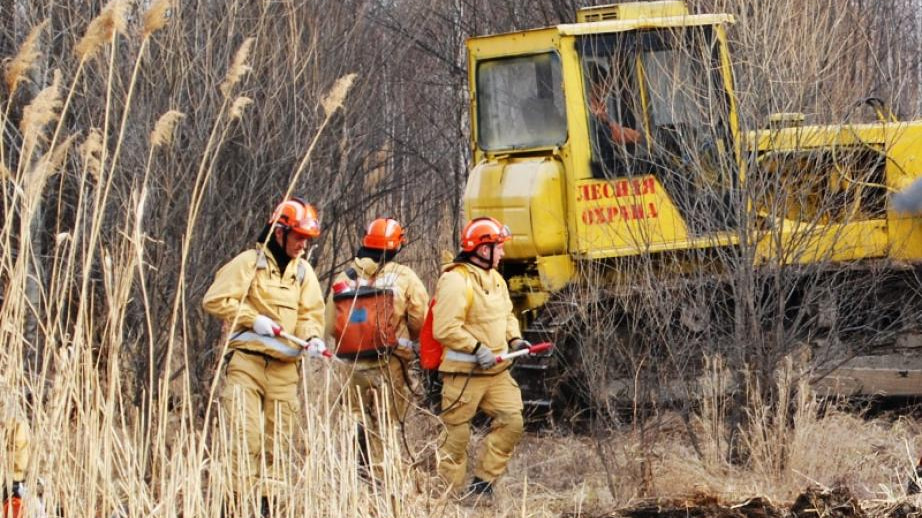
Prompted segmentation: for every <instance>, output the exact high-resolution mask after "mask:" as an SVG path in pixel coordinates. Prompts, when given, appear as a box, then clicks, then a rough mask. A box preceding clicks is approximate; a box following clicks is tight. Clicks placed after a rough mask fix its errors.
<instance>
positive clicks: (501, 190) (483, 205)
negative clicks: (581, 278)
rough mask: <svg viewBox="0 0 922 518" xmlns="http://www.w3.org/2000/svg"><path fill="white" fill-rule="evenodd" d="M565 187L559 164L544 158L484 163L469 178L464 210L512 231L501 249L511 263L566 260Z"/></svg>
mask: <svg viewBox="0 0 922 518" xmlns="http://www.w3.org/2000/svg"><path fill="white" fill-rule="evenodd" d="M564 182H565V180H564V172H563V167H562V165H561V163H560V162H558V161H556V160H553V159H549V158H545V157H537V158H522V159H516V160H504V161H500V162H488V163H484V164H482V165H480V166H478V167H477V168H475V169H474V170H473V171H472V172H471V176H470V177H469V178H468V182H467V188H466V190H465V194H464V199H465V202H466V204H465V210H466V211H467V212H468V213H470V214H490V215H492V216H493V217H495V218H497V219H498V220H500V221H502V222H503V223H505V224H506V225H507V226H509V228H510V229H514V230H513V231H512V232H513V233H512V240H511V241H509V242H507V243H506V247H505V249H506V257H507V258H509V259H530V258H534V257H540V256H548V255H559V254H564V253H566V252H567V227H566V221H567V215H566V211H565V210H564V185H565V184H564Z"/></svg>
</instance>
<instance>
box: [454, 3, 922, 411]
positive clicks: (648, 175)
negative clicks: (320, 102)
mask: <svg viewBox="0 0 922 518" xmlns="http://www.w3.org/2000/svg"><path fill="white" fill-rule="evenodd" d="M733 22H734V20H733V17H732V16H731V15H728V14H692V13H690V12H689V11H688V9H687V7H686V5H685V4H684V2H682V1H655V2H634V3H624V4H614V5H606V6H598V7H591V8H586V9H582V10H580V11H579V12H578V15H577V21H576V23H567V24H561V25H557V26H553V27H547V28H539V29H534V30H526V31H521V32H513V33H506V34H498V35H490V36H479V37H474V38H471V39H469V40H468V43H467V50H468V53H469V67H468V71H469V82H470V102H471V105H470V114H471V129H472V131H471V134H472V139H473V158H474V164H475V165H474V167H473V169H472V170H471V172H470V175H469V179H468V182H467V186H466V190H465V194H464V207H465V211H466V216H467V217H468V218H474V217H480V216H491V217H494V218H497V219H498V220H500V221H502V222H504V223H505V224H507V225H508V226H509V228H510V230H511V232H512V234H513V238H512V240H511V242H509V243H507V245H506V259H505V261H504V263H505V264H504V266H503V275H504V276H505V278H506V279H507V281H508V283H509V287H510V291H511V293H512V294H513V299H514V303H515V305H516V311H517V313H518V315H519V316H520V319H521V321H522V324H523V326H524V328H525V329H527V332H528V333H530V334H532V335H544V336H545V337H548V338H550V339H552V340H555V341H557V342H558V345H559V347H558V351H557V352H556V353H555V356H554V357H549V358H544V359H538V360H537V361H531V362H526V363H520V364H519V365H518V366H517V368H516V371H515V373H516V376H517V378H518V379H519V382H520V384H521V385H522V387H523V391H524V392H525V394H526V399H528V400H529V402H530V403H531V404H532V405H534V406H538V407H542V406H545V407H546V406H547V405H550V404H551V401H552V400H553V399H554V396H555V393H557V392H558V391H560V390H561V389H562V387H565V386H567V385H568V384H569V385H573V384H574V383H575V384H577V385H579V384H580V383H582V386H583V388H585V389H587V390H589V391H595V392H596V396H598V397H594V399H596V401H597V402H598V401H599V400H610V399H611V398H619V397H620V398H627V399H635V400H636V399H637V398H638V397H640V394H639V393H638V389H637V386H638V383H637V382H638V380H639V379H641V378H644V377H647V375H648V373H650V372H651V370H652V371H658V372H659V374H658V375H651V376H650V380H651V381H654V382H655V383H654V384H655V385H657V386H658V387H660V388H662V387H663V386H664V385H663V383H662V382H663V380H664V379H671V378H674V373H675V372H682V373H686V374H689V375H690V376H691V377H692V378H693V377H694V376H695V375H697V374H695V373H700V371H701V370H702V369H704V368H705V361H704V360H703V359H702V357H704V356H708V355H711V357H713V356H720V355H723V356H727V355H732V354H735V353H734V351H737V350H738V349H739V348H740V347H742V348H743V349H746V348H747V347H748V348H749V351H751V350H752V348H760V349H762V350H764V351H765V352H766V354H765V355H763V356H764V357H771V354H769V353H771V352H772V351H781V350H782V349H783V350H784V352H785V353H796V354H797V355H799V356H795V357H797V358H800V359H802V360H803V362H802V363H804V364H806V363H809V365H810V366H811V367H810V368H809V369H806V368H805V369H804V372H806V373H808V374H805V375H808V376H810V377H811V379H812V380H813V382H814V384H815V386H817V387H821V388H822V389H824V390H835V391H837V392H839V393H849V394H881V393H882V394H887V395H897V396H908V395H916V394H919V393H920V392H922V355H920V354H917V353H916V352H915V351H917V350H919V349H918V348H919V347H922V332H920V331H919V329H920V328H922V326H920V318H919V315H918V313H919V310H920V308H922V295H920V294H922V289H920V288H922V282H919V277H918V275H917V273H918V272H920V271H922V270H917V268H918V265H920V264H922V263H920V261H922V218H920V217H917V216H916V215H915V214H913V213H912V212H911V211H910V212H909V213H901V212H897V211H895V210H894V208H893V205H892V199H891V198H892V195H893V194H894V193H898V192H900V191H903V190H905V189H906V188H907V187H908V186H910V184H912V182H913V181H914V180H915V179H916V178H918V177H920V176H922V163H920V158H922V157H919V156H918V155H919V152H918V151H917V150H922V123H919V122H900V121H897V120H896V119H895V118H894V117H893V115H892V114H891V113H890V112H889V111H888V109H887V107H886V106H884V105H883V103H881V102H880V101H877V100H875V99H868V100H866V103H867V104H868V105H870V106H871V107H872V108H874V113H876V114H877V117H876V120H872V121H871V122H868V123H862V124H842V125H835V126H807V125H804V117H803V115H801V114H797V113H779V114H774V115H772V116H771V119H770V121H769V122H768V123H767V124H766V127H764V128H760V129H756V130H750V131H745V130H744V129H743V128H741V127H740V118H739V115H738V110H737V98H736V93H735V91H734V77H733V69H732V66H731V64H732V61H731V58H730V54H729V50H728V40H727V33H726V31H727V30H728V27H729V26H731V25H732V24H733ZM599 333H602V336H601V337H599V336H596V337H595V338H591V337H589V335H592V334H595V335H599ZM606 333H607V334H606ZM590 341H595V342H596V345H595V347H594V349H593V351H594V352H591V353H590V352H587V348H586V343H587V342H590ZM748 341H751V342H752V343H747V342H748ZM782 342H783V343H784V344H785V345H784V346H783V347H782V346H781V344H782ZM680 345H683V347H680ZM677 351H680V352H681V354H678V353H677ZM742 358H743V359H744V360H746V362H748V361H749V360H748V359H747V358H749V359H751V358H750V357H749V356H747V355H746V354H743V355H742ZM775 359H777V358H775ZM561 361H562V362H563V365H562V366H561ZM600 365H602V367H600ZM667 365H668V366H669V369H666V366H667ZM600 368H601V371H604V373H605V374H604V376H602V377H601V378H599V379H601V380H603V381H604V383H598V382H592V383H590V382H587V381H586V380H587V379H589V378H592V374H591V373H590V374H587V371H593V370H595V371H598V370H599V369H600ZM600 385H604V387H601V386H600ZM571 388H572V387H571ZM678 390H680V391H681V390H682V389H681V388H679V389H678ZM600 391H601V392H604V394H598V392H600Z"/></svg>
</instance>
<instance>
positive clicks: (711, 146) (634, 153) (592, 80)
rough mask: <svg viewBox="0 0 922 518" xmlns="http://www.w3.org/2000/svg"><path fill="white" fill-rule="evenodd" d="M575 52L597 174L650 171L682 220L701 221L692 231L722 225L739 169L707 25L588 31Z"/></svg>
mask: <svg viewBox="0 0 922 518" xmlns="http://www.w3.org/2000/svg"><path fill="white" fill-rule="evenodd" d="M579 52H580V59H581V61H582V69H583V79H584V92H585V98H586V103H587V106H586V110H587V121H588V124H589V136H590V143H591V149H592V157H591V168H592V174H593V176H595V177H599V178H611V177H623V176H633V175H650V174H654V175H656V176H657V177H658V179H659V181H660V182H662V184H663V187H664V189H666V190H667V191H669V193H670V196H671V198H672V200H673V202H674V203H675V204H676V205H677V208H678V209H679V210H680V211H682V212H683V213H685V215H686V216H687V217H688V219H687V221H689V220H695V221H705V222H704V223H697V222H693V223H689V225H690V226H691V227H702V228H701V229H698V228H692V229H691V230H692V232H693V233H694V232H695V231H697V230H701V231H706V230H709V229H714V228H723V227H725V226H726V225H727V222H728V220H729V217H728V216H726V215H724V214H718V212H719V211H720V210H723V209H720V208H719V207H721V206H723V205H725V203H724V202H723V201H722V200H724V199H725V198H727V195H728V193H729V192H730V191H731V189H732V187H733V185H735V182H736V176H737V175H736V167H737V166H736V161H735V158H734V153H733V149H734V148H733V145H732V142H733V137H732V134H731V130H730V124H729V122H730V116H731V114H730V98H729V95H728V93H727V91H726V89H725V88H724V84H725V83H724V81H723V76H722V67H721V66H720V47H719V42H718V40H717V38H716V37H715V31H714V30H713V28H711V27H707V26H704V27H686V28H675V29H668V30H647V31H639V32H626V33H614V34H596V35H589V36H585V37H583V38H581V39H580V41H579ZM702 212H703V213H706V214H702ZM704 216H708V217H706V218H705V217H704ZM704 227H708V228H704Z"/></svg>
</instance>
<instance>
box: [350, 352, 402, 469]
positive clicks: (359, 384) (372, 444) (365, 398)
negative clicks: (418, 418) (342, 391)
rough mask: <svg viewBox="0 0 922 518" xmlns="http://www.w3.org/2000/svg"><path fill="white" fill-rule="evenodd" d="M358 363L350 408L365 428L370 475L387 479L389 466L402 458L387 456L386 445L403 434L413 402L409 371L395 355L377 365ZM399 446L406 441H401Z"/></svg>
mask: <svg viewBox="0 0 922 518" xmlns="http://www.w3.org/2000/svg"><path fill="white" fill-rule="evenodd" d="M363 363H364V362H361V361H360V362H356V363H355V364H353V366H354V370H353V371H352V375H351V376H350V378H349V382H348V388H349V407H350V410H351V411H352V415H353V416H354V418H355V420H356V423H357V424H358V425H361V426H362V429H363V432H364V433H363V436H360V437H359V441H361V442H360V444H362V443H364V450H365V451H363V452H360V455H365V456H366V457H365V459H364V460H363V461H362V462H363V463H365V465H366V467H367V468H368V470H369V474H370V475H373V476H374V477H376V478H379V479H380V477H382V476H383V474H384V472H383V465H384V463H385V462H388V461H390V462H393V461H395V460H397V459H400V458H401V455H400V453H398V451H399V450H398V451H394V452H392V453H391V454H390V455H387V453H386V452H385V448H384V445H385V443H386V442H387V436H388V435H389V434H392V433H393V432H399V431H400V429H401V425H402V423H403V422H404V420H405V419H406V416H407V408H408V407H409V405H410V402H411V397H412V395H411V392H410V379H409V370H408V369H409V367H408V366H407V364H406V360H403V359H402V358H400V357H398V356H396V355H391V356H390V357H389V358H388V359H387V360H383V361H381V362H374V363H366V364H364V365H363ZM398 441H399V442H398V444H402V441H400V440H399V438H398Z"/></svg>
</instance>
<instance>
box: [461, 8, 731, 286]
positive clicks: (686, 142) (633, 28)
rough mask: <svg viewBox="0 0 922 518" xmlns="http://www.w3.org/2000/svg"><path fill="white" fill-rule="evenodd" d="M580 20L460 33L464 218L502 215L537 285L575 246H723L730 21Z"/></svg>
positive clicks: (674, 16)
mask: <svg viewBox="0 0 922 518" xmlns="http://www.w3.org/2000/svg"><path fill="white" fill-rule="evenodd" d="M590 15H591V16H590ZM579 19H580V22H579V23H574V24H563V25H558V26H555V27H548V28H544V29H535V30H529V31H522V32H516V33H509V34H500V35H494V36H482V37H476V38H471V39H470V40H469V41H468V52H469V78H470V87H471V94H472V98H471V103H472V105H471V116H472V118H471V126H472V136H473V145H474V146H473V147H474V159H475V163H476V164H477V165H476V166H475V167H474V169H473V170H472V171H471V175H470V177H469V180H468V185H467V191H466V193H465V209H466V212H467V215H468V217H478V216H492V217H496V218H497V219H499V220H501V221H503V222H505V223H507V224H508V225H509V226H510V228H511V229H512V232H513V240H512V242H511V243H509V244H507V246H506V250H507V258H508V260H509V262H510V263H514V262H515V261H522V262H529V263H532V264H534V263H535V262H536V263H537V268H538V270H539V271H538V273H539V274H540V275H539V276H538V277H540V279H541V280H540V284H541V288H542V289H548V288H549V287H554V286H559V285H560V284H561V283H564V282H566V280H567V279H569V278H570V277H571V276H572V275H573V268H572V266H573V265H572V261H571V260H572V259H573V257H574V256H580V257H583V258H588V259H604V258H610V257H625V256H633V255H639V254H644V253H649V252H660V251H674V250H687V249H692V248H703V247H712V246H715V245H718V246H723V245H731V244H733V243H734V240H735V239H737V238H736V232H735V231H736V225H737V213H738V210H737V209H736V208H735V207H737V203H738V201H737V200H734V199H733V196H734V195H735V193H737V192H738V191H739V190H738V189H736V187H737V185H738V183H739V182H740V180H741V177H742V172H741V164H740V148H739V140H740V139H739V125H738V122H737V114H736V109H735V104H734V98H733V90H732V86H733V80H732V72H731V68H730V60H729V57H728V52H727V44H726V35H725V33H724V27H723V26H724V24H726V23H729V22H731V21H732V17H730V16H729V15H723V14H703V15H693V14H688V12H687V11H686V9H685V6H684V4H683V3H682V2H640V3H635V4H619V5H614V6H601V7H596V8H591V9H589V10H588V11H587V12H581V14H580V17H579ZM510 268H514V266H510ZM534 278H535V276H532V277H531V279H532V280H534Z"/></svg>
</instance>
